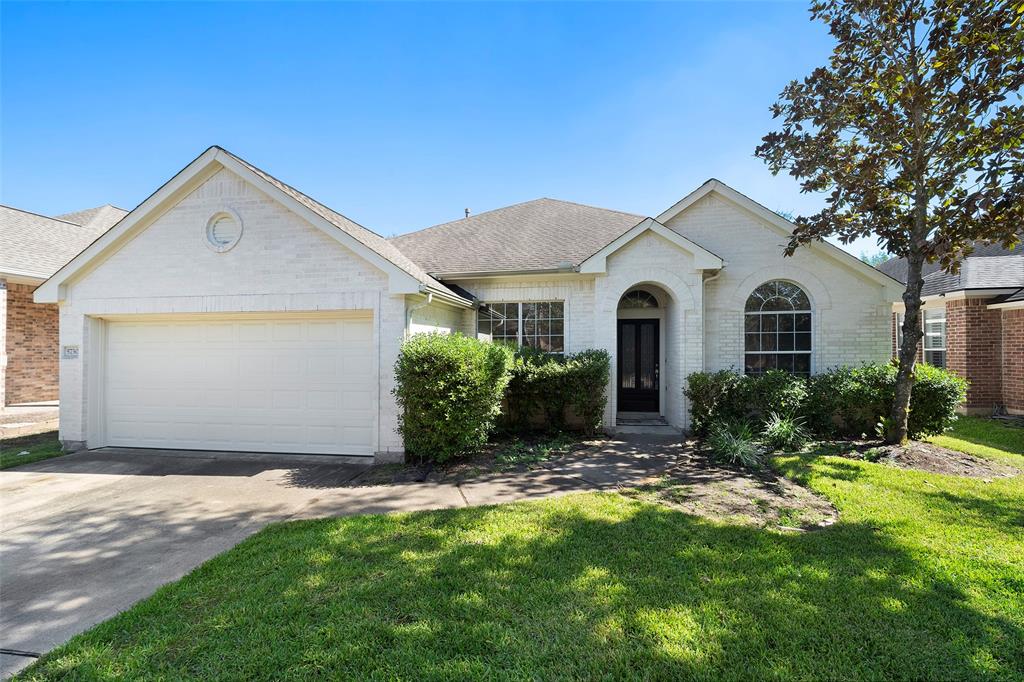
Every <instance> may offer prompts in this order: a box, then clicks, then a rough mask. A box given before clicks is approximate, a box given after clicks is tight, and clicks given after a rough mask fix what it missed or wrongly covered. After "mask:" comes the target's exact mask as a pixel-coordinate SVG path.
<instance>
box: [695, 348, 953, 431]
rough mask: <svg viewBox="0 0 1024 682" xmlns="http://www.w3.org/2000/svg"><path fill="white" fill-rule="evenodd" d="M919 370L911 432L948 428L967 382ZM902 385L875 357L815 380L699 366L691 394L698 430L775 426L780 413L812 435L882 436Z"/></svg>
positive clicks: (891, 367) (930, 369)
mask: <svg viewBox="0 0 1024 682" xmlns="http://www.w3.org/2000/svg"><path fill="white" fill-rule="evenodd" d="M914 376H915V378H916V380H915V383H914V390H913V393H912V394H911V401H910V416H909V420H908V426H909V429H908V431H909V435H910V437H911V438H922V437H924V436H929V435H934V434H937V433H942V432H943V431H945V430H946V429H948V428H949V427H950V426H951V425H952V423H953V422H954V421H955V420H956V408H957V407H958V406H959V405H960V404H961V403H962V402H963V401H964V398H965V397H966V391H967V383H966V382H965V381H964V380H963V379H960V378H959V377H957V376H956V375H955V374H953V373H952V372H949V371H947V370H944V369H939V368H936V367H931V366H930V365H923V364H919V365H917V367H916V370H915V375H914ZM895 391H896V366H895V365H894V364H892V363H875V364H866V365H862V366H860V367H836V368H834V369H830V370H828V371H826V372H822V373H821V374H817V375H815V376H813V377H811V378H809V379H802V378H800V377H796V376H794V375H790V374H786V373H784V372H778V371H769V372H766V373H764V374H763V375H761V376H757V377H751V376H743V375H741V374H739V373H737V372H736V371H734V370H722V371H719V372H711V373H709V372H696V373H694V374H691V375H690V376H688V377H687V388H686V389H685V390H684V393H685V395H686V397H687V398H688V399H689V400H690V417H691V421H692V424H693V430H694V431H695V432H696V433H698V434H705V433H707V429H708V427H709V425H710V424H712V423H714V422H719V421H722V422H732V421H736V420H748V421H751V422H753V423H754V424H755V425H756V426H765V428H767V425H768V423H770V422H771V415H772V413H773V412H777V413H778V415H779V416H781V417H793V418H796V417H799V418H801V419H803V420H804V422H805V425H806V428H807V429H808V430H809V431H810V432H811V433H813V434H814V435H816V436H819V437H822V438H830V437H837V436H852V437H858V436H861V435H867V434H874V433H875V432H876V429H877V426H878V424H879V423H880V422H881V421H882V419H884V418H885V417H887V416H888V414H889V408H890V406H891V405H892V401H893V397H894V395H895ZM765 420H768V421H767V422H766V421H765Z"/></svg>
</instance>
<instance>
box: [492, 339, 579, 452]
mask: <svg viewBox="0 0 1024 682" xmlns="http://www.w3.org/2000/svg"><path fill="white" fill-rule="evenodd" d="M512 352H513V354H514V359H513V363H512V373H511V378H510V380H509V382H508V388H507V390H506V391H505V406H506V414H505V417H506V419H505V422H506V424H505V425H506V427H507V428H508V429H509V430H510V431H513V432H519V433H522V432H525V431H529V430H530V429H531V428H532V426H533V425H534V424H547V423H548V422H549V421H550V420H551V419H552V417H554V421H555V422H556V426H555V428H559V427H560V426H561V423H562V421H563V419H562V416H561V415H562V414H563V411H564V408H565V396H564V393H565V391H564V387H563V386H562V381H561V376H560V367H559V365H560V361H559V360H558V359H557V358H555V357H553V356H551V355H548V354H546V353H543V352H541V351H539V350H537V349H535V348H529V347H523V348H513V349H512ZM556 413H557V414H556Z"/></svg>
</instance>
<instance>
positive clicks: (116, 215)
mask: <svg viewBox="0 0 1024 682" xmlns="http://www.w3.org/2000/svg"><path fill="white" fill-rule="evenodd" d="M126 215H128V211H126V210H124V209H123V208H118V207H117V206H111V205H110V204H104V205H103V206H97V207H96V208H87V209H85V210H84V211H75V212H74V213H65V214H64V215H59V216H56V218H57V219H58V220H66V221H67V222H69V223H75V224H76V225H81V226H82V227H87V228H89V229H95V230H102V231H103V232H106V231H107V230H109V229H110V228H112V227H113V226H114V225H117V223H119V222H120V221H121V218H123V217H125V216H126Z"/></svg>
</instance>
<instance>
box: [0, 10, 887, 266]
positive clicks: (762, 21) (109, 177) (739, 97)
mask: <svg viewBox="0 0 1024 682" xmlns="http://www.w3.org/2000/svg"><path fill="white" fill-rule="evenodd" d="M0 7H2V9H0V12H2V16H0V20H2V24H0V27H2V28H0V30H2V36H0V37H2V47H0V50H2V52H0V58H2V84H0V106H2V110H0V115H2V119H0V125H2V140H0V141H2V149H0V171H2V176H0V183H2V184H0V201H2V203H5V204H8V205H13V206H17V207H19V208H24V209H27V210H32V211H36V212H40V213H44V214H50V215H53V214H58V213H62V212H68V211H72V210H76V209H80V208H83V207H88V206H94V205H98V204H103V203H108V202H109V203H113V204H115V205H118V206H122V207H125V208H132V207H134V206H135V205H136V204H138V203H139V202H141V201H142V200H143V199H145V198H146V196H148V195H149V194H150V193H151V192H152V191H154V190H155V189H156V188H157V187H158V186H159V185H161V184H162V183H163V182H165V181H166V180H167V179H168V178H170V177H171V176H172V175H173V174H174V173H175V172H177V171H178V170H179V169H180V168H181V167H183V166H184V165H186V164H187V163H188V162H189V161H191V160H192V159H193V158H194V157H195V156H197V155H198V154H199V153H200V152H202V151H203V150H204V149H205V148H206V147H208V146H210V145H211V144H219V145H221V146H223V147H226V148H227V149H229V150H231V151H233V152H235V153H236V154H238V155H240V156H242V157H243V158H245V159H247V160H249V161H251V162H253V163H255V164H256V165H258V166H261V167H262V168H264V169H265V170H267V171H269V172H271V173H273V174H274V175H276V176H277V177H279V178H281V179H282V180H284V181H286V182H288V183H290V184H292V185H295V186H296V187H298V188H299V189H301V190H303V191H304V192H306V193H308V194H310V195H312V196H313V197H315V198H317V199H318V200H320V201H322V202H324V203H326V204H327V205H329V206H331V207H332V208H334V209H336V210H338V211H341V212H342V213H344V214H346V215H347V216H349V217H350V218H352V219H354V220H356V221H358V222H360V223H362V224H363V225H366V226H367V227H369V228H371V229H374V230H376V231H377V232H380V233H382V234H385V235H391V234H398V233H402V232H407V231H409V230H412V229H418V228H421V227H426V226H428V225H432V224H435V223H439V222H443V221H446V220H452V219H455V218H459V217H461V216H462V211H463V208H465V207H469V208H471V209H472V210H473V211H474V212H481V211H484V210H488V209H491V208H496V207H500V206H505V205H508V204H511V203H515V202H519V201H525V200H528V199H532V198H536V197H540V196H550V197H555V198H560V199H568V200H572V201H579V202H582V203H588V204H594V205H597V206H605V207H608V208H617V209H621V210H627V211H633V212H636V213H641V214H645V215H657V214H658V213H659V212H661V211H662V210H663V209H665V208H667V207H668V206H670V205H671V204H672V203H674V202H675V201H677V200H678V199H679V198H680V197H682V196H684V195H685V194H687V193H688V192H690V191H691V190H692V189H694V188H695V187H696V186H698V185H699V184H700V183H702V182H703V181H704V180H706V179H707V178H709V177H717V178H719V179H721V180H724V181H725V182H727V183H728V184H730V185H732V186H733V187H735V188H736V189H738V190H740V191H742V192H744V193H746V194H748V195H749V196H751V197H753V198H754V199H756V200H758V201H760V202H761V203H763V204H765V205H766V206H768V207H769V208H771V209H776V210H784V211H792V212H795V213H800V212H813V211H814V210H816V209H817V208H818V207H819V205H820V203H821V199H820V197H815V196H807V195H801V194H800V193H799V191H798V188H797V186H796V184H795V183H794V182H793V181H792V180H790V179H789V178H786V177H778V178H775V177H772V175H771V174H770V173H769V172H768V170H767V168H766V167H765V166H764V164H763V163H762V162H760V161H759V160H757V159H755V158H754V157H753V150H754V147H755V146H756V145H757V144H758V141H759V140H760V138H761V136H762V135H764V134H765V133H766V132H768V131H769V130H771V129H772V125H773V124H772V120H771V116H770V114H769V113H768V107H769V105H770V104H771V103H772V102H773V101H774V100H775V97H776V95H777V93H778V92H779V91H780V90H781V88H782V87H783V85H784V84H785V83H786V82H787V81H788V80H789V79H791V78H796V77H802V76H803V75H805V74H806V73H808V72H809V71H810V70H811V69H812V68H814V66H816V65H818V64H820V63H822V62H823V61H824V59H825V58H826V56H827V55H828V53H829V50H830V46H831V41H830V38H829V36H828V35H827V32H826V30H825V28H824V27H823V26H820V25H818V24H812V23H811V22H810V21H809V19H808V15H807V8H806V4H804V3H801V2H785V3H772V2H745V3H726V2H700V3H697V2H693V3H689V2H687V3H657V4H640V3H628V4H612V3H597V4H590V3H568V4H547V3H529V4H506V3H475V4H405V3H381V4H354V3H310V4H296V3H288V4H277V3H213V4H200V3H183V4H177V3H169V4H157V3H112V4H105V3H104V4H93V3H16V2H4V3H3V4H2V6H0ZM848 248H850V250H851V251H852V252H854V253H856V254H858V255H859V254H860V253H861V252H862V251H868V252H874V251H876V250H877V247H875V246H874V244H873V243H872V242H871V241H864V242H861V243H857V244H854V245H853V246H852V247H848Z"/></svg>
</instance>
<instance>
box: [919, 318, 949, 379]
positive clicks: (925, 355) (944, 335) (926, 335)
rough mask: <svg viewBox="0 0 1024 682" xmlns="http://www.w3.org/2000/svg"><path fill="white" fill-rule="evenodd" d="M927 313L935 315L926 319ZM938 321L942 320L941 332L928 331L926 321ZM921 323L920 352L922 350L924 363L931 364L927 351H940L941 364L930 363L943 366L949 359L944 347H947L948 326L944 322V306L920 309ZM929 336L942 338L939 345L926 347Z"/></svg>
mask: <svg viewBox="0 0 1024 682" xmlns="http://www.w3.org/2000/svg"><path fill="white" fill-rule="evenodd" d="M929 313H931V314H932V315H934V316H935V317H934V318H933V319H932V320H929V319H928V314H929ZM939 315H941V317H939ZM939 321H941V322H942V332H941V333H930V332H929V331H928V323H929V322H932V323H935V322H939ZM921 325H922V326H921V331H922V332H923V334H924V336H922V337H921V352H922V357H923V358H924V361H925V362H926V363H928V364H929V365H932V363H931V362H928V353H929V352H931V353H942V358H943V360H942V364H941V365H932V366H933V367H943V368H944V367H945V366H946V364H947V363H948V360H949V356H948V354H947V352H946V347H947V345H948V341H949V340H948V338H947V336H948V334H949V327H948V326H947V323H946V307H945V306H943V307H941V308H926V309H925V310H922V311H921ZM929 338H940V339H941V340H942V345H941V347H933V348H929V347H928V339H929Z"/></svg>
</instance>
